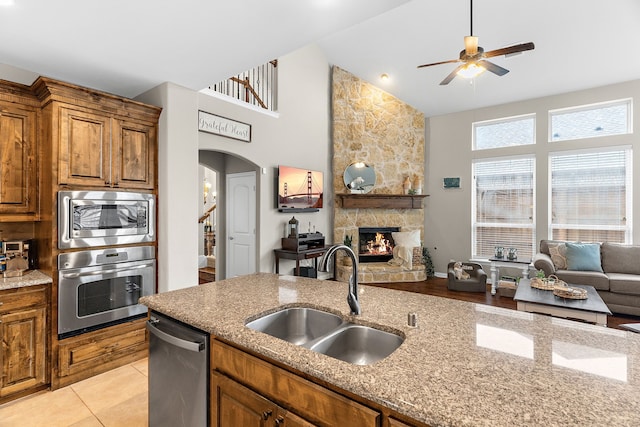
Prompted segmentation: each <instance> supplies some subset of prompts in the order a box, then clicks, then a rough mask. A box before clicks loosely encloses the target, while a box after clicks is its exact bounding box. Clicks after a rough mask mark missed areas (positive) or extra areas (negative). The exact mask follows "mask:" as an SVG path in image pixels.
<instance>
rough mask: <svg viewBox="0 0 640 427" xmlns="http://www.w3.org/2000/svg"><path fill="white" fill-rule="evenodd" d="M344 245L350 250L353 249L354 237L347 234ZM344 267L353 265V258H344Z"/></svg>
mask: <svg viewBox="0 0 640 427" xmlns="http://www.w3.org/2000/svg"><path fill="white" fill-rule="evenodd" d="M342 243H343V244H344V245H345V246H348V247H349V248H351V249H353V237H352V236H351V235H350V234H346V235H345V236H344V240H343V241H342ZM342 265H349V266H350V265H351V258H349V257H348V256H344V255H343V256H342Z"/></svg>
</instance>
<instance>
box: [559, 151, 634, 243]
mask: <svg viewBox="0 0 640 427" xmlns="http://www.w3.org/2000/svg"><path fill="white" fill-rule="evenodd" d="M608 151H626V152H627V155H626V159H625V160H626V163H625V170H626V172H627V174H626V177H625V187H626V191H625V206H626V212H625V218H626V221H625V222H626V225H624V226H609V227H606V226H602V225H585V224H581V225H572V224H561V225H562V227H559V226H558V225H560V224H554V221H553V181H552V174H553V170H552V167H551V166H552V165H551V159H552V157H554V156H566V155H572V154H588V153H604V152H608ZM548 173H549V176H548V191H547V197H548V200H547V208H548V213H547V218H549V220H548V226H549V229H548V231H547V238H549V239H552V238H553V230H554V229H566V230H571V229H574V230H578V229H582V230H609V231H624V232H625V233H624V235H625V241H624V243H625V244H632V243H633V204H632V202H633V148H632V146H630V145H624V146H612V147H597V148H591V149H583V150H562V151H553V152H549V156H548Z"/></svg>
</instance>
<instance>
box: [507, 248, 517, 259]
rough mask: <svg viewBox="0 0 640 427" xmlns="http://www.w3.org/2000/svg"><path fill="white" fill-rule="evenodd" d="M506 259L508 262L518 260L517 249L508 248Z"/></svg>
mask: <svg viewBox="0 0 640 427" xmlns="http://www.w3.org/2000/svg"><path fill="white" fill-rule="evenodd" d="M507 259H508V260H509V261H514V260H516V259H518V249H516V248H509V249H508V250H507Z"/></svg>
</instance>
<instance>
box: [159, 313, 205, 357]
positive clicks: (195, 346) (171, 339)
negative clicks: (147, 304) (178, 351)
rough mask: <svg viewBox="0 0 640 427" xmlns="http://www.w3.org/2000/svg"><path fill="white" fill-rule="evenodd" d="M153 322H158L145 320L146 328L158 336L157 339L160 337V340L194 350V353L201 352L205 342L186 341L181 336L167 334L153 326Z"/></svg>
mask: <svg viewBox="0 0 640 427" xmlns="http://www.w3.org/2000/svg"><path fill="white" fill-rule="evenodd" d="M155 323H158V322H157V321H151V320H147V330H148V331H149V332H150V333H151V334H153V335H155V336H156V337H158V338H159V339H161V340H162V341H166V342H168V343H169V344H171V345H174V346H176V347H180V348H183V349H185V350H189V351H194V352H196V353H199V352H201V351H202V350H204V349H205V347H206V343H204V342H193V341H187V340H183V339H181V338H178V337H175V336H173V335H170V334H168V333H166V332H162V331H161V330H160V329H158V328H157V327H156V326H155Z"/></svg>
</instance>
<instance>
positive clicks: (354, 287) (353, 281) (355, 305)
mask: <svg viewBox="0 0 640 427" xmlns="http://www.w3.org/2000/svg"><path fill="white" fill-rule="evenodd" d="M340 249H342V250H344V251H345V252H346V253H347V255H348V256H349V258H351V276H350V277H349V293H348V294H347V303H348V304H349V308H350V309H351V314H356V315H358V314H361V313H362V310H361V308H360V303H359V302H358V260H357V258H356V254H355V252H353V249H351V248H350V247H349V246H346V245H342V244H340V245H333V246H331V247H330V248H329V249H328V250H327V252H325V254H324V255H323V257H322V259H321V260H320V266H319V267H318V270H320V271H325V272H326V271H329V269H330V265H331V258H332V257H333V255H334V254H335V253H336V252H337V251H338V250H340Z"/></svg>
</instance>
